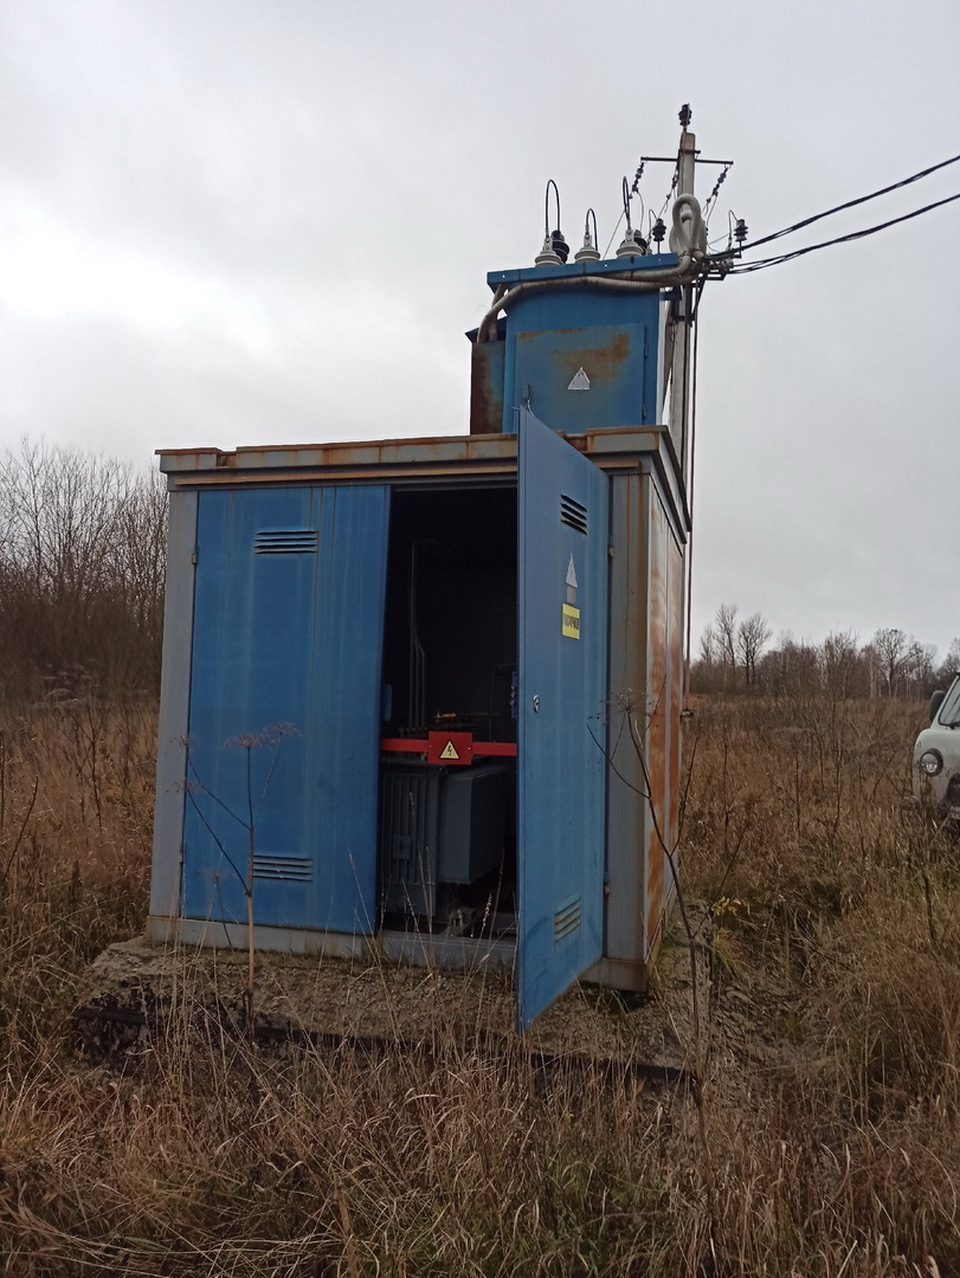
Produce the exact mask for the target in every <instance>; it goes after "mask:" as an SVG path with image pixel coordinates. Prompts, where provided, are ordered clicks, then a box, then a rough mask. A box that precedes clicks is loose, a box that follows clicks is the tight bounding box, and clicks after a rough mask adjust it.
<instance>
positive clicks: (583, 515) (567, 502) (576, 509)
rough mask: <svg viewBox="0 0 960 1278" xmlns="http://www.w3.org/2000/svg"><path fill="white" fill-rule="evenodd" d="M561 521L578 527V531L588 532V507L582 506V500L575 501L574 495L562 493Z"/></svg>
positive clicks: (572, 526)
mask: <svg viewBox="0 0 960 1278" xmlns="http://www.w3.org/2000/svg"><path fill="white" fill-rule="evenodd" d="M560 522H561V524H567V525H568V526H569V527H570V528H576V530H577V532H582V533H586V531H587V508H586V506H582V505H581V504H580V502H578V501H575V500H574V499H573V498H572V497H568V496H567V495H566V493H561V494H560Z"/></svg>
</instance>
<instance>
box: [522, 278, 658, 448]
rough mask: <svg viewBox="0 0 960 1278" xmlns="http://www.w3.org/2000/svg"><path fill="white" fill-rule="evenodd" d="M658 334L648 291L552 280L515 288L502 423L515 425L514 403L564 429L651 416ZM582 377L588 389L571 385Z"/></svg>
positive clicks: (654, 302) (645, 420) (653, 297)
mask: <svg viewBox="0 0 960 1278" xmlns="http://www.w3.org/2000/svg"><path fill="white" fill-rule="evenodd" d="M659 334H660V295H659V293H656V292H653V293H640V292H623V293H621V292H611V291H606V290H604V289H602V288H600V287H597V288H592V287H590V286H580V287H577V288H571V287H563V286H560V285H558V286H555V287H553V288H549V289H544V290H543V291H541V292H533V293H530V294H528V295H521V296H520V297H519V298H518V299H517V301H516V302H514V304H513V306H512V307H511V309H510V311H509V312H508V315H507V325H506V335H505V339H504V340H505V350H504V356H505V358H504V382H503V384H504V413H503V429H504V431H505V432H510V431H513V430H515V429H516V426H515V420H516V419H515V415H514V410H515V409H516V408H519V407H527V408H529V409H530V411H531V412H533V413H534V414H535V415H536V416H537V417H539V418H540V420H541V421H546V422H549V424H550V426H551V428H552V429H553V430H561V431H565V432H566V433H567V434H582V433H583V432H584V431H588V430H595V429H599V428H603V429H610V428H615V427H626V426H641V425H649V424H651V423H654V422H656V420H657V417H658V406H659V405H658V387H657V347H658V342H659ZM578 374H581V376H579V377H578ZM584 377H585V378H586V381H587V382H588V383H589V389H579V390H578V389H571V383H572V382H574V379H577V382H576V383H575V384H580V385H583V384H584Z"/></svg>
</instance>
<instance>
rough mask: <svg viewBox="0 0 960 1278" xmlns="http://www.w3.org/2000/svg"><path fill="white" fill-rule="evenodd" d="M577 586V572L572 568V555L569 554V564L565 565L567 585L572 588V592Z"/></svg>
mask: <svg viewBox="0 0 960 1278" xmlns="http://www.w3.org/2000/svg"><path fill="white" fill-rule="evenodd" d="M578 584H579V583H578V582H577V570H576V568H575V567H574V566H573V555H572V554H571V555H570V562H569V563H568V564H567V585H568V586H572V587H573V588H574V590H576V589H577V586H578Z"/></svg>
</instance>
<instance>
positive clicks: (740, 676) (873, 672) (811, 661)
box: [690, 604, 960, 697]
mask: <svg viewBox="0 0 960 1278" xmlns="http://www.w3.org/2000/svg"><path fill="white" fill-rule="evenodd" d="M772 638H773V631H772V630H771V628H770V625H769V624H768V622H767V621H766V619H765V618H764V617H763V616H762V614H760V613H758V612H755V613H753V614H752V615H751V616H749V617H741V616H740V615H739V611H738V609H737V607H736V605H735V604H721V605H720V607H719V608H718V609H717V611H716V615H715V616H714V619H713V621H711V622H710V624H709V625H707V626H706V627H705V628H704V631H703V633H702V635H701V636H700V645H699V650H698V653H697V655H696V658H695V659H694V660H693V662H692V663H691V667H690V688H691V691H693V692H724V691H726V692H732V691H735V690H738V689H741V690H753V689H756V690H758V691H759V690H762V691H766V692H772V693H785V692H824V693H828V694H830V695H834V696H840V697H877V696H884V697H898V696H928V695H929V694H930V692H932V691H933V689H934V688H937V687H945V686H946V685H947V683H949V681H950V680H951V679H952V678H953V676H954V674H955V673H956V672H957V671H958V670H960V638H957V639H954V640H953V642H952V643H951V645H950V648H949V649H948V651H947V654H946V656H945V657H944V659H943V660H942V661H940V660H938V658H937V649H936V647H935V646H934V645H933V644H924V643H919V642H918V641H917V640H916V639H914V638H913V636H912V635H907V634H906V632H905V631H903V630H900V629H898V628H896V627H892V626H891V627H885V628H883V629H880V630H878V631H877V632H876V634H875V635H874V636H873V638H872V639H871V640H869V642H867V643H863V644H861V643H860V641H859V638H858V637H857V635H855V634H854V633H853V632H852V631H849V630H835V631H833V632H831V633H830V634H828V635H827V637H826V638H825V639H824V641H823V642H822V643H820V644H814V643H808V642H807V641H805V640H797V639H794V638H793V636H792V635H790V634H786V635H782V636H781V637H780V639H779V640H778V642H777V643H776V644H775V645H773V646H771V643H770V641H771V639H772Z"/></svg>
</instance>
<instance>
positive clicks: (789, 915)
mask: <svg viewBox="0 0 960 1278" xmlns="http://www.w3.org/2000/svg"><path fill="white" fill-rule="evenodd" d="M920 718H922V710H921V709H920V708H919V707H917V706H913V705H906V706H905V705H903V704H900V703H886V702H872V703H843V702H830V701H823V700H802V699H796V700H790V701H784V702H780V703H773V702H762V701H754V700H748V699H740V700H730V701H727V702H724V701H720V700H710V701H704V702H702V703H701V704H700V706H699V707H698V710H697V714H696V716H695V718H694V720H693V722H692V724H691V727H690V732H689V734H688V756H692V757H693V773H692V781H691V785H690V790H689V794H688V797H687V802H686V813H685V835H684V844H683V848H682V852H683V858H684V867H685V876H686V881H687V891H688V893H690V894H691V895H697V896H700V897H701V898H703V899H705V900H707V901H709V902H712V903H713V915H714V918H715V923H716V929H717V931H716V945H715V950H716V962H715V980H714V998H713V1006H712V1015H711V1018H710V1025H709V1029H708V1033H709V1034H710V1038H711V1044H710V1045H711V1049H712V1050H711V1062H712V1064H711V1070H710V1076H709V1078H708V1079H706V1080H705V1082H704V1088H703V1094H702V1103H701V1105H700V1107H699V1111H698V1109H697V1107H696V1106H695V1105H694V1104H693V1103H692V1101H691V1098H689V1097H685V1096H683V1095H674V1094H671V1093H669V1092H665V1091H664V1092H658V1093H653V1092H651V1091H648V1092H642V1091H638V1090H637V1089H635V1088H631V1087H630V1086H629V1085H627V1084H623V1085H618V1084H610V1083H609V1082H604V1081H602V1080H601V1079H600V1078H599V1077H598V1078H596V1079H593V1078H590V1077H586V1078H585V1077H584V1076H583V1074H582V1073H581V1074H577V1075H571V1076H570V1077H565V1076H563V1075H560V1076H558V1077H555V1078H553V1079H551V1081H550V1082H549V1084H545V1083H544V1081H543V1079H542V1078H538V1077H537V1076H535V1075H534V1074H533V1073H532V1072H531V1070H530V1068H529V1065H528V1063H527V1062H526V1061H525V1059H524V1057H523V1055H522V1054H521V1053H520V1052H518V1053H517V1054H516V1056H513V1057H510V1056H508V1057H505V1058H502V1059H491V1058H490V1057H489V1056H488V1057H480V1056H474V1055H471V1054H470V1053H469V1052H468V1051H467V1050H465V1049H463V1048H458V1047H457V1045H456V1043H455V1042H454V1041H453V1040H452V1039H451V1041H450V1042H449V1044H448V1045H447V1046H446V1048H445V1050H442V1051H440V1052H439V1053H438V1054H437V1055H435V1056H434V1057H432V1058H431V1059H429V1060H424V1059H418V1058H416V1057H413V1056H401V1057H395V1056H390V1055H385V1056H383V1057H382V1058H379V1059H377V1060H373V1061H367V1062H364V1061H362V1060H358V1059H357V1058H356V1057H355V1056H353V1055H350V1054H348V1053H344V1054H336V1053H333V1054H331V1053H323V1052H321V1051H319V1050H316V1051H315V1050H311V1049H302V1050H290V1051H288V1052H285V1053H283V1054H274V1055H270V1054H267V1053H265V1052H263V1051H260V1050H257V1049H254V1048H253V1047H251V1046H250V1045H249V1044H246V1043H243V1042H238V1041H237V1040H236V1039H229V1038H225V1037H220V1036H218V1035H217V1034H215V1033H214V1032H213V1031H208V1033H207V1034H206V1035H202V1034H197V1033H195V1032H191V1030H190V1027H189V1024H188V1018H186V1017H185V1018H184V1019H183V1021H177V1020H175V1021H174V1022H173V1023H172V1024H170V1025H169V1026H168V1028H167V1030H166V1031H165V1034H164V1036H163V1037H162V1038H160V1039H159V1040H157V1041H154V1042H153V1043H152V1044H151V1045H150V1046H149V1049H148V1050H145V1051H143V1052H141V1053H139V1054H138V1055H137V1056H136V1057H135V1058H134V1059H133V1061H132V1062H131V1064H130V1066H129V1067H128V1068H127V1069H126V1070H125V1071H119V1070H112V1071H111V1070H108V1069H106V1068H103V1067H89V1066H84V1065H83V1064H81V1063H79V1062H77V1061H76V1060H75V1058H74V1057H73V1056H72V1054H71V1053H70V1051H69V1050H68V1047H67V1038H66V1034H65V1025H66V1015H67V1013H68V1011H69V1008H70V1007H71V1005H72V1000H73V998H74V997H75V993H76V990H77V988H78V981H79V975H80V973H81V971H82V969H83V967H84V965H85V963H86V962H87V961H88V960H89V959H90V958H91V957H92V956H93V955H94V954H95V953H96V952H97V951H98V949H99V948H100V947H101V946H102V945H103V944H104V943H106V942H107V941H109V940H113V939H117V938H120V937H123V936H128V935H132V934H134V933H136V932H137V931H138V930H139V929H140V927H141V925H142V920H143V917H144V914H145V910H146V882H147V874H148V859H149V826H150V819H151V802H152V795H151V779H152V778H151V771H152V763H151V753H152V739H153V729H154V723H153V714H152V711H151V709H150V707H144V706H142V705H137V704H134V703H131V704H128V705H125V706H113V707H111V708H110V709H109V710H107V709H104V708H102V707H97V706H96V705H95V704H94V703H92V702H90V703H85V702H83V701H74V702H64V703H61V704H47V705H45V706H42V707H32V708H26V707H24V708H20V709H19V710H18V709H17V708H16V707H9V706H8V707H7V708H6V711H5V713H4V716H3V719H2V726H3V760H2V776H3V794H2V804H0V809H2V811H0V894H2V895H0V1066H2V1068H0V1272H3V1273H9V1274H15V1275H25V1276H27V1278H30V1276H32V1275H37V1276H39V1275H50V1276H53V1275H67V1274H69V1275H73V1274H78V1273H84V1274H127V1275H137V1274H143V1275H148V1274H149V1275H160V1274H164V1275H166V1274H173V1275H188V1274H189V1275H194V1274H195V1275H201V1274H202V1275H237V1276H238V1278H239V1276H241V1275H242V1276H244V1278H247V1276H249V1278H254V1276H255V1275H257V1276H259V1275H312V1276H317V1275H334V1274H339V1275H344V1278H359V1276H360V1275H363V1276H364V1278H365V1276H366V1275H374V1274H382V1275H395V1276H397V1278H399V1276H401V1275H409V1276H410V1278H413V1276H414V1275H491V1276H492V1275H501V1274H503V1275H506V1274H516V1275H543V1276H547V1275H557V1278H561V1276H562V1278H572V1276H573V1275H601V1274H602V1275H611V1276H612V1275H644V1276H645V1278H646V1276H648V1275H649V1276H651V1278H652V1276H655V1275H670V1276H671V1278H676V1276H677V1275H687V1274H690V1275H693V1274H697V1273H703V1274H705V1275H706V1274H716V1275H733V1274H746V1275H761V1274H764V1275H779V1274H783V1275H797V1278H799V1276H800V1275H803V1278H809V1276H817V1275H822V1276H823V1278H840V1276H841V1275H843V1276H844V1278H880V1276H881V1275H888V1274H889V1275H894V1274H897V1275H933V1274H935V1272H936V1267H937V1266H938V1267H939V1272H940V1273H941V1274H942V1275H943V1276H944V1278H946V1275H948V1274H951V1273H958V1272H960V1207H958V1204H957V1201H956V1192H957V1191H956V1188H955V1187H956V1186H958V1185H960V1139H958V1138H960V1124H958V1113H960V1105H958V1102H960V1086H958V1066H960V1045H958V1036H960V916H958V911H957V898H958V890H960V888H958V878H960V874H958V860H957V857H958V853H957V849H956V847H955V845H954V844H953V843H952V842H950V841H949V840H948V839H947V838H946V837H945V836H944V835H943V834H940V833H938V832H936V831H932V830H930V829H929V828H925V827H922V826H920V825H915V824H907V823H905V822H904V820H903V819H902V817H901V814H900V811H899V799H900V795H901V792H902V790H903V788H904V784H905V776H906V760H907V754H908V750H909V747H910V744H911V742H912V736H913V733H914V731H915V729H916V727H917V726H918V720H919V719H920ZM694 746H695V748H694ZM35 785H36V794H35V798H34V797H33V796H34V787H35ZM672 939H673V943H676V944H681V943H683V938H682V937H679V936H677V935H674V936H673V938H672ZM698 1120H699V1121H698ZM928 1257H932V1258H933V1260H932V1261H930V1260H928V1259H927V1258H928Z"/></svg>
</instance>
